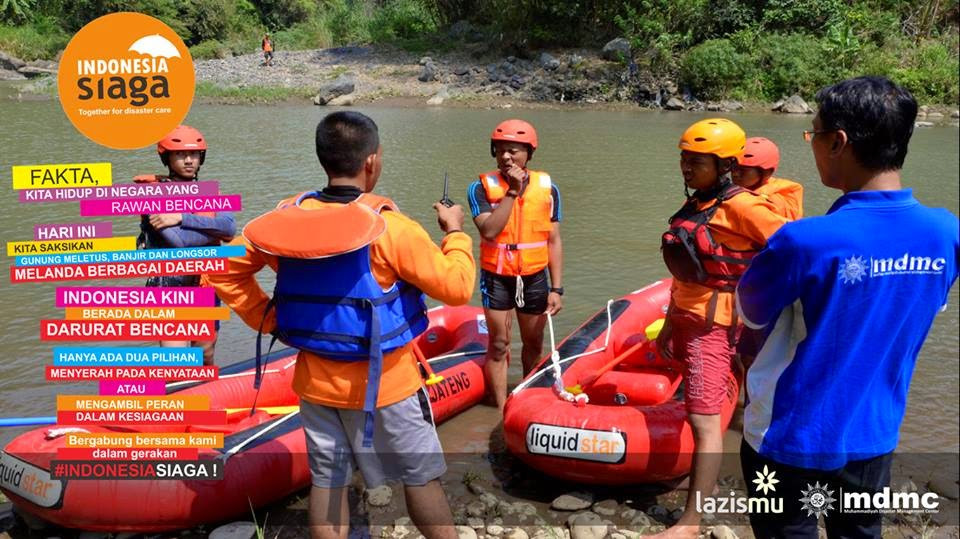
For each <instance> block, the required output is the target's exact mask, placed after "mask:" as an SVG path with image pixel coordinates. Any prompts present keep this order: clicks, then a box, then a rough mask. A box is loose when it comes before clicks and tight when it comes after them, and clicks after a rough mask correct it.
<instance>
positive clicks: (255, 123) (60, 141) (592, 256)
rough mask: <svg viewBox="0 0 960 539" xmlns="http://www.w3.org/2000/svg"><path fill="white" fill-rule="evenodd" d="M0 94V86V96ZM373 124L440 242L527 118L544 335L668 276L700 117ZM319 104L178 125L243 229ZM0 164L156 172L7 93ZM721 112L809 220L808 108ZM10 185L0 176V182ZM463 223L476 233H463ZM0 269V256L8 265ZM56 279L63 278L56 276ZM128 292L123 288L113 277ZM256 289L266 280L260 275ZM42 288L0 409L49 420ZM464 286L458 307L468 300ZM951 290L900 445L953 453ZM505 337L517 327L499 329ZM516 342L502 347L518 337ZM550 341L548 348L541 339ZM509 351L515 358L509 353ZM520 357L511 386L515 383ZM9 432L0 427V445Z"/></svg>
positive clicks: (16, 313) (947, 198) (242, 333)
mask: <svg viewBox="0 0 960 539" xmlns="http://www.w3.org/2000/svg"><path fill="white" fill-rule="evenodd" d="M0 94H2V90H0ZM359 110H361V111H362V112H365V113H367V114H369V115H370V116H371V117H373V119H374V120H375V121H376V122H377V123H378V124H379V126H380V133H381V137H382V142H383V146H384V172H383V175H382V177H381V180H380V185H379V186H378V189H377V190H378V192H380V193H381V194H384V195H387V196H390V197H392V198H393V199H394V200H395V201H396V202H397V203H398V204H399V205H400V208H401V209H402V210H403V211H404V212H406V213H408V214H409V215H411V216H412V217H414V218H415V219H417V220H418V221H420V222H421V223H423V224H424V226H425V227H426V228H427V230H428V231H430V232H431V234H432V235H433V236H434V237H435V238H436V239H438V240H439V238H440V236H441V233H440V232H439V230H438V229H437V227H436V223H435V219H434V217H433V215H434V214H433V210H432V209H431V204H432V203H433V202H434V201H436V200H437V199H438V198H439V197H440V195H441V190H442V179H443V174H444V172H448V173H449V174H450V181H451V195H452V197H453V198H454V199H455V200H456V201H457V202H460V203H464V202H465V199H466V196H465V191H466V187H467V185H468V183H469V182H470V181H472V179H473V178H475V177H476V175H477V174H478V173H480V172H483V171H486V170H489V169H491V168H493V167H494V162H493V159H492V158H491V157H490V154H489V145H488V136H489V133H490V131H491V129H492V127H493V126H494V125H495V124H496V123H497V122H499V121H501V120H503V119H506V118H508V117H512V116H520V117H522V118H524V119H527V120H529V121H531V122H532V123H533V124H534V125H535V126H536V127H537V130H538V132H539V135H540V144H541V147H540V149H539V150H538V151H537V153H536V156H535V158H534V159H533V161H532V163H531V166H532V167H533V168H537V169H542V170H546V171H548V172H549V173H550V175H551V176H552V178H553V179H554V181H555V182H556V183H557V185H558V186H559V188H560V191H561V193H562V197H563V223H562V225H561V229H562V234H563V244H564V254H565V259H566V262H565V269H564V285H565V288H566V295H565V296H564V302H565V309H564V311H563V312H562V313H561V314H560V315H559V316H558V317H557V318H556V323H557V332H558V339H559V337H560V336H562V335H566V334H567V333H569V332H570V331H572V330H573V329H574V328H575V327H576V326H577V325H579V324H580V323H581V322H582V321H583V320H585V319H586V318H588V317H589V316H591V315H592V314H593V313H594V312H596V311H597V310H599V309H600V308H601V307H602V306H603V305H604V304H605V302H606V300H607V299H608V298H616V297H619V296H621V295H623V294H626V293H628V292H630V291H632V290H635V289H637V288H640V287H641V286H643V285H645V284H647V283H650V282H651V281H654V280H656V279H659V278H663V277H665V276H667V272H666V269H665V267H664V265H663V262H662V260H661V258H660V254H659V251H658V245H659V243H658V242H659V237H660V233H661V232H662V231H663V229H664V227H665V223H666V219H667V218H668V217H669V216H670V215H671V213H672V212H673V211H674V210H675V209H676V208H677V207H679V205H680V204H681V203H682V201H683V185H682V180H681V177H680V174H679V170H678V169H679V155H678V150H677V148H676V141H677V139H678V137H679V135H680V133H681V132H682V131H683V129H684V128H685V127H686V126H687V125H689V124H690V123H692V122H694V121H696V120H699V119H701V118H704V117H706V116H705V115H704V114H693V113H675V112H649V111H640V110H636V111H600V110H579V109H572V108H571V109H569V110H529V111H523V110H515V109H514V110H472V109H460V108H389V107H361V108H360V109H359ZM325 112H328V110H327V109H322V108H317V107H314V106H310V105H276V106H259V107H258V106H219V105H196V106H194V108H193V110H192V112H191V114H190V115H189V117H188V118H187V123H189V124H191V125H193V126H196V127H198V128H199V129H200V130H202V131H203V133H204V134H205V135H206V137H207V139H208V141H209V144H210V150H209V151H208V152H207V162H206V164H205V165H204V167H203V170H202V179H206V180H214V179H216V180H219V181H221V192H222V193H239V194H242V195H243V206H244V210H243V211H242V212H241V213H240V214H239V215H237V222H238V224H239V225H242V224H244V223H246V222H247V221H249V220H250V219H251V218H252V217H254V216H255V215H257V214H258V213H261V212H263V211H266V210H267V209H270V208H272V207H273V205H274V204H275V203H276V201H277V200H279V199H281V198H284V197H287V196H289V195H290V194H293V193H295V192H299V191H303V190H307V189H313V188H321V187H323V185H324V184H325V176H324V174H323V171H322V170H321V168H320V166H319V164H318V162H317V159H316V156H315V154H314V149H313V130H314V129H315V127H316V124H317V122H318V121H319V119H320V118H321V117H322V115H323V114H324V113H325ZM0 118H2V123H0V125H2V126H3V129H2V130H0V171H2V174H3V177H4V178H9V174H10V167H11V166H12V165H16V164H38V163H71V162H73V163H76V162H96V161H110V162H112V163H113V167H114V168H113V171H114V181H115V182H119V181H128V180H129V178H131V177H132V176H133V175H134V174H140V173H148V172H160V171H161V168H162V167H161V164H160V162H159V159H158V158H157V155H156V152H155V151H154V150H153V149H150V148H146V149H143V150H139V151H125V152H121V151H112V150H108V149H105V148H102V147H100V146H97V145H95V144H94V143H92V142H90V141H88V140H87V139H85V138H84V137H82V136H81V135H79V134H78V133H77V132H76V131H75V130H74V129H73V127H72V126H71V125H70V124H69V122H68V121H67V119H66V118H65V116H64V114H63V112H62V111H61V109H60V106H59V104H58V103H57V102H56V101H27V102H17V101H14V100H10V99H8V98H5V97H2V95H0ZM733 119H735V121H737V122H738V123H740V124H741V125H742V126H743V127H744V128H745V129H746V130H747V132H748V133H749V134H751V135H756V136H766V137H768V138H770V139H772V140H774V141H775V142H776V143H777V144H778V145H779V146H780V148H781V152H782V161H781V162H782V164H781V168H780V170H779V171H778V174H777V175H778V176H780V177H785V178H791V179H794V180H796V181H798V182H800V183H802V184H803V185H804V186H805V188H806V197H805V200H804V205H805V210H806V213H807V215H819V214H822V213H824V212H825V211H826V210H827V208H828V207H829V205H830V203H831V201H832V200H834V199H835V198H836V197H837V192H836V191H832V190H828V189H826V188H824V187H823V186H822V185H821V184H820V182H819V179H818V176H817V173H816V168H815V166H814V162H813V157H812V155H811V152H810V148H809V147H808V144H806V143H805V142H803V140H802V138H801V131H802V130H804V129H810V120H811V117H794V116H782V115H770V114H738V115H736V116H735V117H734V118H733ZM958 145H960V144H958V137H957V129H956V128H953V127H938V128H931V129H920V130H917V132H916V133H915V135H914V137H913V141H912V143H911V146H910V154H909V156H908V157H907V162H906V166H905V169H904V173H903V177H904V183H905V184H906V185H907V186H909V187H912V188H913V189H914V194H915V195H916V197H917V198H918V199H920V201H921V202H923V203H925V204H928V205H932V206H941V207H945V208H947V209H948V210H950V211H951V212H953V213H954V214H956V213H958V211H960V209H958V185H960V173H958V170H960V163H958V161H960V148H958ZM6 181H7V185H10V183H9V179H8V180H6ZM78 215H79V210H78V205H77V204H76V203H65V204H64V203H60V204H25V205H21V204H19V203H18V202H17V197H16V195H15V193H14V192H13V191H10V190H7V194H6V195H5V196H2V197H0V235H2V237H3V238H4V240H6V241H11V240H27V239H32V238H31V236H32V229H33V228H32V227H33V225H35V224H40V223H64V222H75V221H79V220H80V219H77V217H78ZM466 228H467V230H468V231H469V232H470V233H471V234H472V235H473V236H474V238H475V239H476V237H477V234H476V230H475V229H474V227H473V226H472V225H471V224H470V223H467V227H466ZM136 229H137V219H136V218H116V219H114V234H115V235H129V234H135V233H136ZM9 264H12V259H9V262H8V265H9ZM61 284H62V283H61ZM110 284H114V285H121V284H122V285H130V284H134V282H133V281H130V280H127V281H125V282H119V281H116V282H112V283H110ZM263 284H264V287H265V288H267V289H269V287H272V281H271V280H270V279H269V278H266V279H263ZM55 287H56V284H20V285H11V284H10V283H9V282H8V280H7V279H3V282H2V284H0V290H2V292H0V327H2V328H3V333H2V337H0V339H2V341H0V342H2V343H3V352H4V354H3V357H4V361H3V362H2V363H0V410H2V413H0V416H2V417H11V416H30V415H52V412H53V411H54V409H55V399H54V395H55V394H56V393H58V392H60V393H74V394H77V393H87V392H95V391H96V387H95V386H93V385H82V384H78V385H64V384H61V385H53V384H49V383H46V382H45V381H44V378H43V372H44V365H46V364H49V363H51V349H52V346H51V345H50V344H44V343H41V342H40V340H39V338H38V334H39V323H38V321H39V320H40V319H42V318H59V317H62V311H60V310H58V309H56V308H55V307H54V289H55ZM479 301H480V300H479V291H477V292H475V293H474V298H473V303H474V304H479ZM958 304H960V301H958V292H957V288H956V287H954V289H953V290H952V291H951V294H950V302H949V305H948V307H947V310H946V311H945V312H943V313H942V314H940V315H939V316H938V317H937V320H936V323H935V325H934V327H933V329H932V331H931V332H930V336H929V337H928V339H927V342H926V344H925V346H924V347H923V350H922V352H921V354H920V360H919V363H918V365H917V369H916V372H915V374H914V379H913V383H912V386H911V391H910V401H909V406H908V408H907V415H906V418H905V420H904V424H903V428H902V436H901V442H900V450H901V451H918V452H919V451H922V452H957V451H958V450H960V428H958V423H957V417H958V399H957V397H958V394H960V386H958V378H960V376H958V373H960V371H958V363H957V351H958V349H960V343H958V340H960V339H958ZM514 331H516V330H514ZM253 337H254V333H253V332H252V331H251V330H249V329H247V328H246V327H245V326H243V324H242V323H241V322H240V321H239V319H237V318H233V319H231V320H230V321H228V322H226V323H225V324H224V326H223V330H222V333H221V336H220V340H219V343H218V346H217V362H218V364H220V365H225V364H228V363H232V362H234V361H237V360H240V359H245V358H247V357H250V356H252V355H253V351H254V348H253V346H254V342H253ZM518 337H519V336H515V339H514V340H515V342H517V341H518V340H519V338H518ZM547 346H548V347H549V344H547ZM514 357H515V358H519V347H518V345H517V346H515V349H514ZM519 375H520V373H519V361H515V362H514V365H513V366H512V369H511V381H515V380H516V379H518V378H519ZM496 423H497V417H496V413H495V410H494V409H492V408H478V409H474V410H471V411H470V412H468V413H467V414H464V415H463V416H460V417H458V418H455V419H453V420H451V421H449V422H448V423H447V424H445V425H443V426H442V427H441V436H442V437H443V438H444V440H445V442H447V441H449V442H450V443H451V444H455V445H456V446H457V448H458V449H459V450H461V451H470V450H471V447H473V448H476V449H480V448H481V447H484V448H485V447H486V446H485V443H486V440H487V438H488V436H489V433H490V430H491V429H492V428H493V426H494V425H496ZM16 432H18V431H16V430H14V429H4V430H3V431H2V432H0V444H2V443H5V442H6V441H7V440H9V439H10V438H11V437H12V436H13V435H14V434H15V433H16Z"/></svg>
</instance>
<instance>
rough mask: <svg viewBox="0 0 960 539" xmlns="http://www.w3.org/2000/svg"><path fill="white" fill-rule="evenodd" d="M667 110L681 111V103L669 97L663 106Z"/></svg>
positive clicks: (675, 98) (677, 98)
mask: <svg viewBox="0 0 960 539" xmlns="http://www.w3.org/2000/svg"><path fill="white" fill-rule="evenodd" d="M663 108H665V109H667V110H683V101H682V100H680V98H679V97H671V98H670V99H668V100H667V104H666V105H664V106H663Z"/></svg>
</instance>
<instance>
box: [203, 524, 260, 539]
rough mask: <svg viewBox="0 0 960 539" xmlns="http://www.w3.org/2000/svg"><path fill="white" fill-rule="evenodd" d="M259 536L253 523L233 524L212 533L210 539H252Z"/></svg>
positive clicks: (225, 525)
mask: <svg viewBox="0 0 960 539" xmlns="http://www.w3.org/2000/svg"><path fill="white" fill-rule="evenodd" d="M256 534H257V525H256V524H254V523H253V522H231V523H230V524H224V525H223V526H220V527H219V528H217V529H215V530H213V531H212V532H210V537H209V539H250V538H251V537H254V536H255V535H256Z"/></svg>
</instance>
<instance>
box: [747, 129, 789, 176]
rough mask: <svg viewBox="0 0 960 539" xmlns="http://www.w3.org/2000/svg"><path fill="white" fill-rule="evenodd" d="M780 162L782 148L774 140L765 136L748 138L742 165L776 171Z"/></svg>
mask: <svg viewBox="0 0 960 539" xmlns="http://www.w3.org/2000/svg"><path fill="white" fill-rule="evenodd" d="M779 164H780V149H779V148H777V145H776V144H774V143H773V141H772V140H770V139H766V138H763V137H751V138H748V139H747V144H746V148H744V151H743V159H742V160H741V161H740V166H744V167H757V168H762V169H764V170H770V171H774V170H777V166H778V165H779Z"/></svg>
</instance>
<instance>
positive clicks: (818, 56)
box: [0, 0, 960, 103]
mask: <svg viewBox="0 0 960 539" xmlns="http://www.w3.org/2000/svg"><path fill="white" fill-rule="evenodd" d="M2 6H3V7H2V11H0V50H4V51H7V52H9V53H11V54H14V55H15V56H18V57H21V58H24V59H28V60H29V59H34V58H52V57H54V56H55V55H56V54H57V52H58V51H59V50H61V49H62V48H63V47H64V46H65V45H66V43H67V41H69V38H70V36H71V35H72V33H73V32H75V31H76V30H77V29H79V28H80V27H82V26H83V25H84V24H86V23H87V22H89V21H90V20H92V19H94V18H96V17H98V16H100V15H103V14H106V13H110V12H113V11H121V10H126V11H140V12H143V13H148V14H150V15H153V16H155V17H157V18H159V19H161V20H163V21H164V22H166V23H167V24H168V25H170V26H171V27H172V28H173V29H174V30H175V31H177V33H178V34H179V35H180V36H181V37H182V38H183V39H184V41H186V43H187V44H188V45H190V46H191V52H192V53H193V54H194V56H196V57H198V58H209V57H225V56H228V55H231V54H247V53H251V52H254V51H257V50H258V49H259V38H260V36H261V35H262V34H263V33H264V32H266V31H269V32H271V33H272V34H273V35H274V38H275V41H276V42H277V44H278V45H280V46H282V47H283V48H284V49H286V50H295V49H309V48H319V47H330V46H336V45H343V44H348V43H392V44H396V45H398V46H400V47H402V48H405V49H408V50H414V51H417V52H428V51H430V52H432V53H443V52H448V51H450V50H454V49H456V48H458V47H460V46H462V45H463V44H464V39H465V38H467V37H469V36H465V35H463V32H460V31H458V29H459V30H462V29H463V28H465V23H464V22H463V21H467V22H468V23H469V28H470V29H471V30H470V32H472V33H474V34H479V35H474V36H472V37H473V38H474V40H475V41H479V42H481V43H482V44H483V47H487V48H488V52H489V53H490V54H496V53H498V52H506V53H511V54H516V55H520V56H522V55H533V54H534V51H536V50H538V49H540V48H563V47H599V46H602V45H603V43H605V42H606V41H607V40H608V39H610V38H613V37H625V38H627V39H628V40H629V42H630V44H631V50H632V53H631V58H624V59H623V60H624V62H625V63H628V64H632V63H635V64H636V65H637V66H638V67H639V68H640V69H644V70H646V71H648V72H650V73H652V74H653V75H656V76H665V77H676V78H677V79H678V80H679V81H680V82H681V84H683V85H684V86H686V87H687V88H689V90H690V91H691V92H692V93H693V94H694V95H697V96H703V97H716V98H723V97H733V98H739V99H759V100H775V99H777V98H779V97H781V96H783V95H786V94H792V93H801V94H804V95H806V96H810V95H811V94H812V92H814V91H815V90H816V89H817V88H819V87H820V86H822V85H823V84H825V83H826V82H830V81H835V80H839V79H842V78H845V77H849V76H853V75H858V74H879V75H886V76H889V77H891V78H893V79H894V80H897V81H898V82H900V83H902V84H904V85H906V86H907V87H908V88H909V89H910V90H911V91H912V92H914V94H915V95H916V96H917V97H918V99H920V100H921V101H925V102H939V103H957V102H958V101H960V90H958V86H960V82H958V70H960V63H958V48H960V40H958V18H960V8H958V0H912V1H899V0H587V1H578V2H569V1H564V0H486V1H483V2H475V1H471V0H258V1H251V0H195V1H193V2H178V1H175V0H45V1H38V0H3V3H2ZM477 38H479V39H477ZM481 52H482V51H481Z"/></svg>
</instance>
